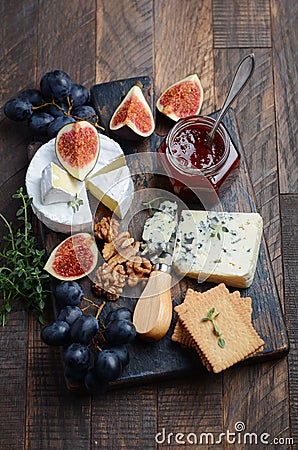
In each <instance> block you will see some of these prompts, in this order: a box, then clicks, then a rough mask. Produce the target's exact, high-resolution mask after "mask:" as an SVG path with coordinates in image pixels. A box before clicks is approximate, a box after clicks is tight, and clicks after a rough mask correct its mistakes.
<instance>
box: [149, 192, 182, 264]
mask: <svg viewBox="0 0 298 450" xmlns="http://www.w3.org/2000/svg"><path fill="white" fill-rule="evenodd" d="M176 213H177V203H175V202H170V201H168V200H166V201H164V202H162V203H161V204H160V205H159V208H158V210H157V211H156V212H155V213H154V214H153V216H152V217H149V218H148V219H147V220H146V222H145V225H144V229H143V234H142V239H143V241H144V242H145V252H149V253H150V254H154V255H159V254H160V253H161V252H162V251H164V250H166V247H167V245H168V242H169V241H170V239H171V236H172V234H173V232H174V231H175V229H176V226H177V219H176Z"/></svg>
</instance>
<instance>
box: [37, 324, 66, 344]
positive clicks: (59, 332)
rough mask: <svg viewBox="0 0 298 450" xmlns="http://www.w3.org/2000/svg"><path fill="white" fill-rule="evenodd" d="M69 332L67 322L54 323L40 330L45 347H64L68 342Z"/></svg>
mask: <svg viewBox="0 0 298 450" xmlns="http://www.w3.org/2000/svg"><path fill="white" fill-rule="evenodd" d="M69 330H70V326H69V325H68V323H67V322H64V321H62V320H59V321H55V322H53V323H51V324H50V325H47V326H46V327H44V328H43V329H42V330H41V339H42V340H43V342H44V343H45V344H47V345H55V346H60V345H65V344H66V343H67V342H68V336H69Z"/></svg>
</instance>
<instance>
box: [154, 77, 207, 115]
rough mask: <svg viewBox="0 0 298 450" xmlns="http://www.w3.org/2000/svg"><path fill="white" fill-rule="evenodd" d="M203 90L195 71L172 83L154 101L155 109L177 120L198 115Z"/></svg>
mask: <svg viewBox="0 0 298 450" xmlns="http://www.w3.org/2000/svg"><path fill="white" fill-rule="evenodd" d="M203 98H204V91H203V87H202V83H201V81H200V79H199V77H198V75H197V74H196V73H194V74H192V75H188V76H187V77H185V78H183V79H182V80H180V81H177V82H176V83H174V84H172V85H171V86H170V87H169V88H168V89H167V90H166V91H165V92H164V93H163V94H161V96H160V97H159V99H158V100H157V102H156V107H157V109H158V110H159V111H160V112H161V113H163V114H164V115H166V116H167V117H169V118H170V119H172V120H174V121H175V122H177V121H178V120H179V119H183V118H185V117H189V116H195V115H198V114H199V113H200V111H201V107H202V104H203Z"/></svg>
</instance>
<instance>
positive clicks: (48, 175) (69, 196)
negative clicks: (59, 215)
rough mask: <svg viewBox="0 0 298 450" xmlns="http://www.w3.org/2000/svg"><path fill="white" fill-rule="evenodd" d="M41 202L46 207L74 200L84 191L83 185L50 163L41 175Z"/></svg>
mask: <svg viewBox="0 0 298 450" xmlns="http://www.w3.org/2000/svg"><path fill="white" fill-rule="evenodd" d="M40 189H41V200H42V203H43V204H44V205H49V204H52V203H62V202H68V201H70V200H73V198H74V197H75V195H78V193H79V192H80V191H81V189H82V183H80V182H79V181H78V180H76V179H75V178H73V177H72V176H71V175H69V173H68V172H66V171H65V170H63V169H61V168H60V167H59V166H57V165H56V164H55V163H54V162H50V163H49V164H48V165H47V166H46V167H45V168H44V169H43V171H42V173H41V180H40Z"/></svg>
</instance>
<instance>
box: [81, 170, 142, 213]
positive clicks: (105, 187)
mask: <svg viewBox="0 0 298 450" xmlns="http://www.w3.org/2000/svg"><path fill="white" fill-rule="evenodd" d="M86 186H87V189H88V190H89V191H90V192H91V194H92V195H93V196H94V197H95V198H97V199H98V200H99V201H100V202H102V203H103V204H104V205H105V206H107V207H108V208H109V209H111V210H112V211H114V212H115V214H117V216H118V217H120V219H122V218H123V217H124V216H125V215H126V213H127V211H128V210H129V208H130V206H131V203H132V200H133V195H134V185H133V181H132V178H131V175H130V171H129V168H128V167H127V166H126V165H125V166H122V167H119V168H118V169H115V170H113V171H111V172H107V173H106V172H105V171H100V172H99V173H97V174H95V175H93V176H92V177H91V178H88V179H87V180H86Z"/></svg>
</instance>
